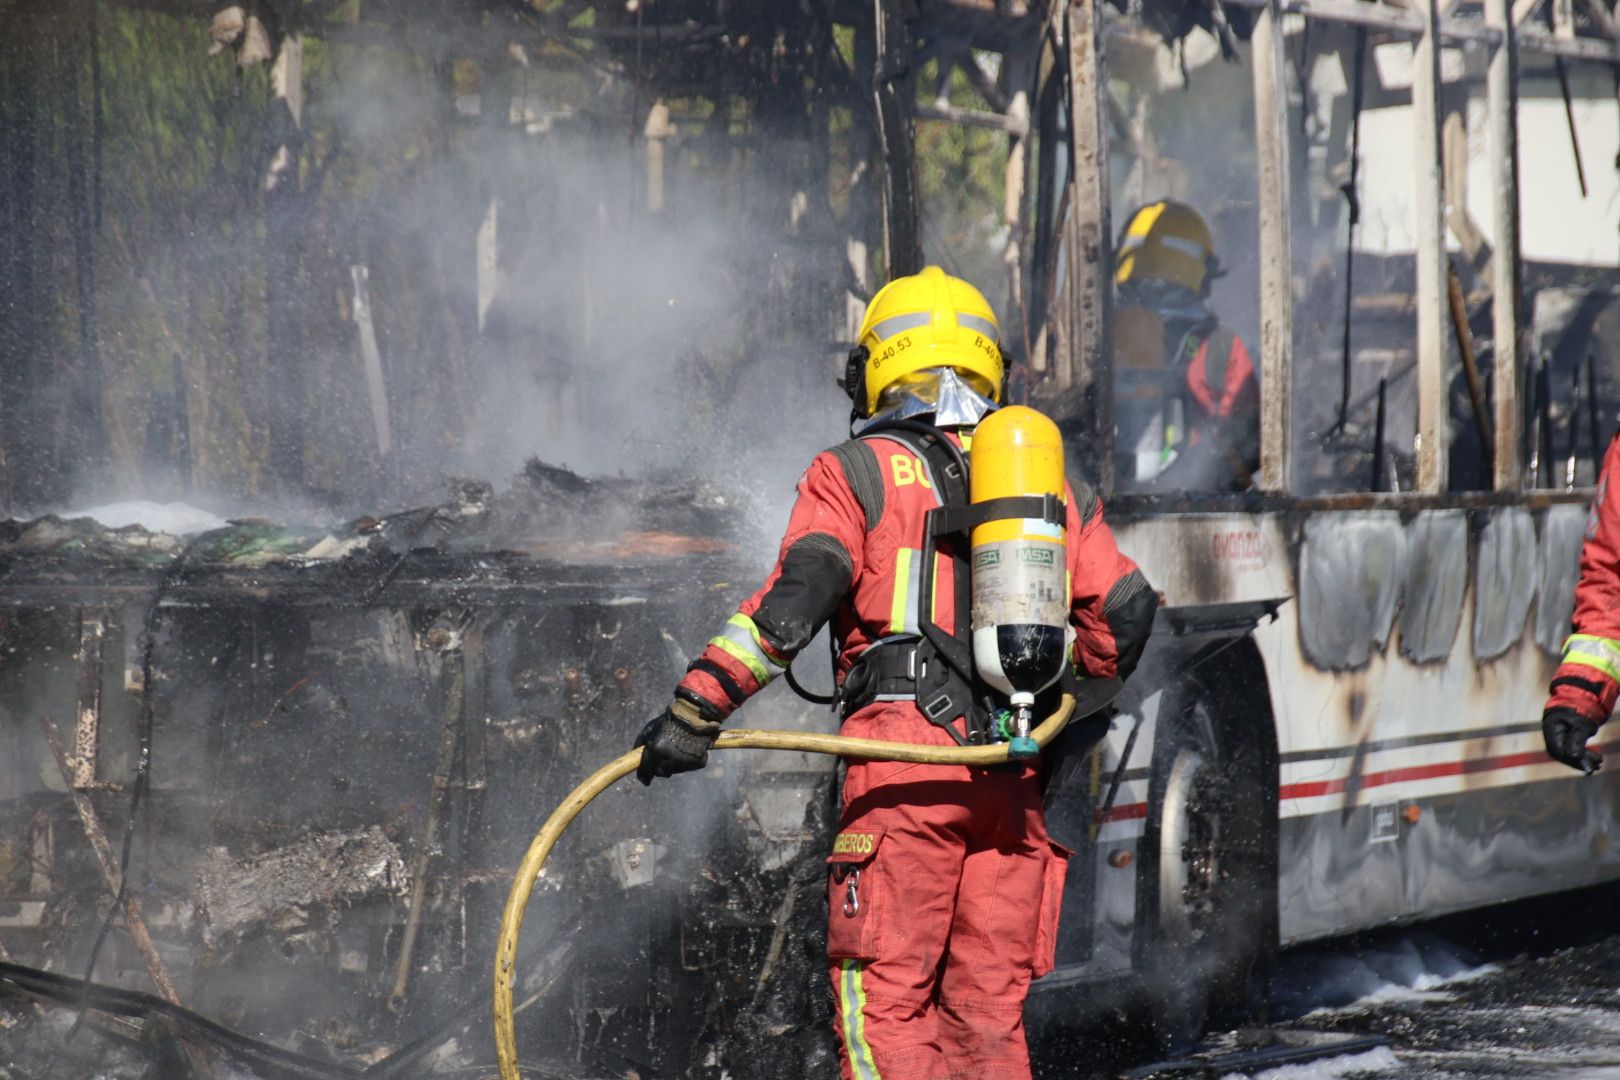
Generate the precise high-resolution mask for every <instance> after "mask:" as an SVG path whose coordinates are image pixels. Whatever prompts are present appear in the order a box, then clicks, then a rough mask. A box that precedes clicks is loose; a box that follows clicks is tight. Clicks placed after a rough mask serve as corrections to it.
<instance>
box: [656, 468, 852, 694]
mask: <svg viewBox="0 0 1620 1080" xmlns="http://www.w3.org/2000/svg"><path fill="white" fill-rule="evenodd" d="M865 532H866V518H865V513H864V511H863V510H862V508H861V505H860V503H859V502H858V500H857V499H856V497H855V495H854V494H853V492H852V491H851V488H850V485H849V482H848V481H847V479H846V478H845V475H844V471H843V466H842V464H841V463H840V460H839V458H838V457H836V456H835V455H834V454H833V453H832V452H828V453H823V454H821V455H819V456H817V458H816V459H815V460H814V461H813V462H811V463H810V468H809V469H807V470H805V474H804V476H803V478H801V479H800V481H799V497H798V501H797V502H796V503H795V504H794V506H793V513H792V515H791V516H790V517H789V519H788V528H787V535H786V536H784V537H783V539H782V548H781V552H780V554H779V555H778V557H777V560H776V566H775V568H774V569H773V570H772V571H771V573H770V576H769V577H767V578H766V579H765V584H764V585H763V586H762V587H761V588H760V590H759V591H758V592H756V593H755V594H754V595H753V596H751V597H749V598H748V599H747V600H745V601H743V603H742V605H741V606H740V607H739V608H738V610H737V614H735V615H733V616H732V617H731V618H730V619H729V620H727V622H726V624H725V626H723V627H721V629H720V633H718V634H717V635H715V636H714V637H713V638H711V639H710V641H709V644H708V646H707V647H705V648H704V650H703V653H702V655H701V656H699V657H698V658H697V660H695V661H694V662H693V664H692V667H691V668H690V669H689V670H688V671H687V673H686V677H685V678H683V679H682V680H681V682H680V685H679V686H678V687H677V688H676V691H675V692H676V695H677V696H678V697H681V698H684V699H686V700H688V701H691V702H692V703H693V704H695V705H698V706H699V707H700V708H702V709H703V711H704V714H705V716H706V717H708V718H709V719H713V720H724V719H725V718H726V717H728V716H730V715H731V713H732V712H733V711H734V710H735V709H736V708H737V707H738V706H739V705H741V704H742V703H743V702H744V701H746V700H747V699H748V698H750V697H752V696H753V695H754V694H756V693H758V692H759V691H760V690H761V689H763V688H764V686H765V685H766V684H767V683H769V682H770V681H771V680H772V679H774V678H776V676H778V675H780V674H781V673H782V672H783V671H785V670H787V667H788V665H789V664H791V663H792V662H793V658H794V657H795V656H797V655H798V653H799V650H800V649H803V648H804V647H805V646H806V645H808V644H809V643H810V639H811V638H813V637H815V636H816V632H817V631H818V630H820V629H821V627H822V625H823V624H824V623H826V621H827V620H828V619H829V618H831V617H832V614H833V612H834V611H835V610H837V607H838V603H839V601H840V600H842V599H843V597H844V594H845V593H847V592H848V591H849V588H850V584H851V583H852V582H853V581H854V580H855V578H856V576H857V575H859V574H860V572H861V557H862V548H863V546H864V540H865Z"/></svg>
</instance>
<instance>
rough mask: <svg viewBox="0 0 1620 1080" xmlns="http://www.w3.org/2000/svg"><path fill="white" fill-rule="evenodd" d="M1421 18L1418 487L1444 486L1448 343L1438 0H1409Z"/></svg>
mask: <svg viewBox="0 0 1620 1080" xmlns="http://www.w3.org/2000/svg"><path fill="white" fill-rule="evenodd" d="M1416 2H1417V4H1418V5H1419V10H1420V11H1421V12H1422V13H1423V15H1424V17H1425V19H1426V23H1425V29H1424V33H1423V35H1422V36H1421V37H1419V38H1418V40H1417V44H1416V45H1415V46H1414V47H1413V50H1412V184H1413V187H1412V202H1413V210H1414V213H1415V214H1416V217H1417V239H1416V252H1415V255H1414V258H1415V260H1416V263H1417V357H1418V372H1417V393H1418V401H1417V417H1418V422H1417V488H1418V490H1419V491H1423V492H1428V493H1430V494H1433V493H1436V492H1441V491H1444V490H1446V487H1447V475H1446V474H1447V467H1448V464H1449V463H1448V461H1447V456H1446V449H1447V445H1446V444H1447V436H1448V434H1449V431H1448V417H1449V415H1450V409H1449V397H1448V390H1449V387H1450V379H1449V377H1448V375H1449V372H1448V368H1449V367H1450V364H1449V360H1450V355H1451V350H1450V347H1449V345H1450V343H1449V342H1448V341H1447V333H1448V328H1447V326H1446V315H1445V312H1446V306H1447V304H1446V218H1445V198H1444V194H1443V193H1444V187H1443V184H1442V182H1441V170H1440V120H1441V117H1440V18H1439V10H1438V7H1437V4H1438V0H1416Z"/></svg>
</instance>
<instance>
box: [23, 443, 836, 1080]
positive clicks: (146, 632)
mask: <svg viewBox="0 0 1620 1080" xmlns="http://www.w3.org/2000/svg"><path fill="white" fill-rule="evenodd" d="M742 509H743V508H739V507H737V506H735V505H734V504H733V502H732V500H731V499H729V498H728V497H723V496H721V495H720V494H719V493H718V492H717V491H715V490H714V489H713V488H711V487H708V486H706V485H704V484H699V483H691V482H688V483H674V482H672V481H669V480H667V479H666V480H664V481H662V482H656V483H648V482H632V481H618V480H611V481H595V480H586V479H583V478H581V477H579V476H576V475H574V474H572V473H570V472H567V471H566V470H561V469H556V468H551V467H548V466H544V465H541V464H539V463H531V465H530V466H529V468H528V469H527V470H525V472H524V473H523V474H522V475H521V476H520V477H518V478H517V480H516V481H515V483H514V484H513V485H512V487H511V489H510V490H508V491H504V492H502V493H500V494H495V493H494V492H492V491H491V489H490V488H489V487H488V486H487V485H482V484H461V485H459V486H458V488H457V490H456V492H455V497H454V498H452V499H450V500H449V501H447V502H445V503H444V504H442V505H437V506H431V507H425V508H421V509H416V510H410V511H407V512H404V513H399V514H393V515H390V516H386V517H379V518H361V519H359V520H356V521H351V522H348V523H346V524H345V525H343V526H342V527H340V528H336V529H330V530H323V529H304V528H297V527H289V526H283V525H277V524H272V523H269V522H264V521H238V522H234V523H232V524H230V525H229V526H227V527H225V528H222V529H218V530H214V531H211V532H206V533H202V534H199V535H196V536H192V537H186V538H181V537H176V536H170V535H165V534H162V533H154V532H150V531H147V530H146V529H144V528H141V527H138V526H136V527H130V528H124V529H106V528H102V527H101V526H99V525H97V524H96V523H95V522H93V521H88V520H84V519H77V520H63V519H60V518H56V517H45V518H39V519H35V520H32V521H9V522H5V523H3V524H0V641H3V655H4V659H3V661H0V683H3V686H0V702H3V703H4V704H3V705H0V709H3V719H4V723H3V724H0V948H3V949H4V950H5V955H4V956H3V957H0V961H3V962H4V965H5V966H3V967H0V1061H4V1062H6V1064H5V1065H3V1066H0V1075H4V1076H6V1077H19V1078H20V1077H36V1076H39V1077H43V1076H48V1075H53V1072H52V1069H53V1068H58V1067H62V1066H63V1065H64V1064H65V1065H66V1067H68V1068H70V1069H75V1068H76V1069H78V1070H79V1074H81V1075H83V1074H87V1072H88V1071H93V1072H94V1073H95V1075H100V1076H109V1077H153V1076H165V1077H170V1076H188V1075H189V1076H208V1075H213V1076H236V1075H263V1076H357V1075H365V1076H423V1075H479V1072H478V1069H477V1067H478V1066H479V1065H480V1064H482V1063H485V1062H487V1060H488V1049H487V1046H486V1043H487V1038H486V1034H487V1033H486V1026H487V1000H488V987H487V978H488V970H489V962H490V956H491V950H492V949H493V941H494V938H493V934H494V930H495V925H496V920H497V919H498V916H499V912H500V907H501V904H502V903H503V902H504V899H505V894H506V890H507V888H508V886H509V884H510V880H511V875H512V872H513V864H514V863H515V861H516V859H517V857H518V856H519V855H520V854H521V853H522V851H523V849H524V847H525V846H526V845H527V842H528V840H529V839H530V837H531V835H532V830H533V829H534V828H535V827H536V824H537V822H538V821H539V820H540V818H542V817H543V816H544V814H545V813H546V811H547V809H548V808H549V807H550V806H551V805H553V804H554V803H555V802H556V801H557V800H558V799H559V798H560V797H561V796H562V795H563V794H564V793H566V792H567V791H568V790H569V789H570V788H571V787H572V786H573V785H574V784H575V783H577V782H578V780H579V779H580V778H581V777H582V776H583V775H584V774H585V773H587V772H589V771H590V770H591V769H592V768H594V767H595V766H596V765H598V764H600V763H601V762H603V761H606V760H608V759H610V758H612V757H614V756H616V755H618V754H619V753H621V752H622V751H623V749H624V748H625V747H626V746H628V745H629V743H630V740H631V739H632V738H633V736H634V734H635V732H636V730H637V728H638V727H639V725H640V724H641V723H642V722H643V721H644V720H645V718H646V716H647V715H650V714H651V713H652V712H653V711H655V710H656V708H657V707H658V704H659V702H660V701H661V699H662V695H664V694H666V693H667V692H668V688H669V686H670V685H671V684H672V682H673V681H674V679H675V678H676V677H677V676H678V673H679V672H681V671H682V670H683V669H684V666H685V662H686V657H685V655H684V654H683V652H682V649H683V648H685V647H690V645H691V643H692V642H694V641H697V640H700V639H701V638H702V636H703V635H704V634H705V632H706V630H707V629H708V628H711V627H712V626H713V625H714V624H715V623H716V622H717V621H718V620H719V619H722V618H723V617H724V609H725V608H726V607H727V606H728V605H729V604H731V603H734V602H735V595H734V593H735V591H736V590H735V588H734V587H733V585H734V583H736V582H739V581H741V580H742V578H740V577H738V574H739V573H743V574H748V573H753V574H757V568H752V567H743V568H740V567H739V563H740V562H741V560H740V559H739V556H738V551H739V541H740V540H744V539H751V538H746V537H743V536H741V535H740V534H739V533H738V531H737V528H738V522H740V521H746V520H747V519H748V517H749V515H748V514H746V513H744V512H741V511H742ZM754 543H755V546H757V542H754ZM770 707H771V706H770V704H768V703H767V705H766V709H767V711H768V710H769V709H770ZM776 707H777V712H778V715H777V716H776V717H775V718H774V720H773V722H777V723H783V724H793V723H796V722H797V723H803V722H805V721H806V720H808V721H809V722H817V718H816V717H815V716H814V715H812V714H808V713H805V712H803V711H802V710H799V709H795V708H793V707H791V706H787V705H784V703H783V702H781V701H780V700H779V701H777V702H776ZM753 764H754V765H756V766H758V767H754V768H746V769H745V768H740V767H739V766H738V764H734V763H731V762H727V763H724V764H723V765H720V766H717V767H716V768H714V769H711V770H710V772H711V773H712V774H713V775H710V776H706V777H705V780H706V781H707V782H705V783H699V784H691V785H667V786H661V787H659V788H656V789H652V790H643V789H641V788H639V787H634V786H633V785H626V786H625V787H624V789H622V790H618V791H615V792H613V793H611V794H610V795H609V796H608V797H606V798H604V799H603V800H601V801H600V802H599V803H598V804H597V805H596V806H594V807H593V808H592V812H591V813H590V814H589V815H587V816H586V818H585V819H584V820H582V822H581V824H580V826H579V828H578V835H577V836H576V837H571V839H570V842H569V843H568V844H567V845H565V847H566V849H567V850H566V851H563V852H560V853H559V855H560V858H558V859H555V860H554V865H553V866H550V867H548V868H547V870H546V873H545V880H544V881H543V882H542V884H541V888H540V889H539V891H538V897H539V898H538V900H537V901H536V906H535V907H534V908H533V909H532V910H531V914H530V917H529V926H530V927H532V928H533V929H532V930H531V931H530V933H529V934H528V935H527V937H526V940H525V947H526V950H527V952H528V954H529V955H528V957H527V959H526V961H525V963H524V964H523V965H522V969H523V972H524V975H523V979H524V982H523V984H522V985H521V986H520V987H519V994H518V1000H519V1003H520V1005H523V1006H525V1008H524V1012H525V1015H523V1016H521V1017H520V1031H521V1032H522V1035H523V1037H524V1040H525V1050H526V1054H529V1055H532V1058H531V1059H532V1060H534V1061H536V1062H550V1063H551V1064H549V1065H542V1066H541V1067H540V1071H539V1072H537V1073H536V1074H535V1075H544V1076H559V1077H587V1076H622V1075H630V1074H635V1075H641V1076H654V1075H674V1074H676V1073H679V1072H683V1071H686V1070H688V1069H691V1068H696V1069H698V1071H699V1072H712V1073H714V1074H716V1075H718V1074H719V1072H720V1071H722V1070H725V1069H727V1068H728V1063H730V1071H731V1072H732V1074H733V1075H789V1074H791V1072H792V1071H794V1068H795V1067H790V1066H788V1065H787V1064H786V1062H788V1061H789V1060H792V1061H796V1062H798V1061H803V1060H805V1059H806V1058H807V1057H810V1058H814V1057H815V1056H816V1055H821V1054H826V1053H827V1052H828V1050H829V1049H830V1047H828V1046H826V1045H824V1043H825V1040H826V1038H827V1037H828V1036H827V1035H826V1032H827V1031H828V1029H827V1028H826V1025H825V1024H824V1023H822V1020H823V1019H824V1018H823V1017H822V1016H821V1012H822V1009H821V1006H820V1004H819V1001H820V999H821V997H822V996H823V995H820V994H818V993H816V992H815V991H817V990H819V989H820V986H821V979H822V976H821V965H820V962H819V959H818V950H819V946H818V944H817V934H818V932H819V931H818V930H817V927H818V926H819V921H820V919H821V918H822V917H823V916H822V915H821V914H820V912H819V908H818V905H819V904H821V903H823V901H822V900H821V898H820V896H819V891H820V885H821V875H820V873H819V869H820V854H819V853H820V848H819V844H818V842H813V841H817V839H818V831H819V829H820V828H821V824H822V822H821V818H822V817H823V815H824V814H825V811H826V809H827V806H826V802H827V790H826V787H827V779H828V777H827V773H826V766H825V765H824V764H817V763H806V762H799V761H796V760H783V761H777V762H774V763H764V764H762V765H761V764H760V763H753ZM86 975H87V976H88V978H87V979H86V978H85V976H86ZM795 1035H797V1036H798V1037H797V1038H794V1037H793V1036H795ZM736 1056H740V1058H741V1060H744V1061H746V1062H748V1064H747V1066H746V1067H744V1068H739V1067H738V1066H737V1065H736V1064H734V1063H731V1062H732V1059H733V1057H736ZM773 1062H774V1063H775V1064H774V1065H773V1064H772V1063H773ZM778 1066H779V1067H778ZM761 1068H763V1069H764V1071H763V1072H758V1073H751V1072H750V1071H749V1070H752V1069H761ZM459 1070H471V1071H470V1072H463V1071H459ZM548 1070H549V1071H548Z"/></svg>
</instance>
